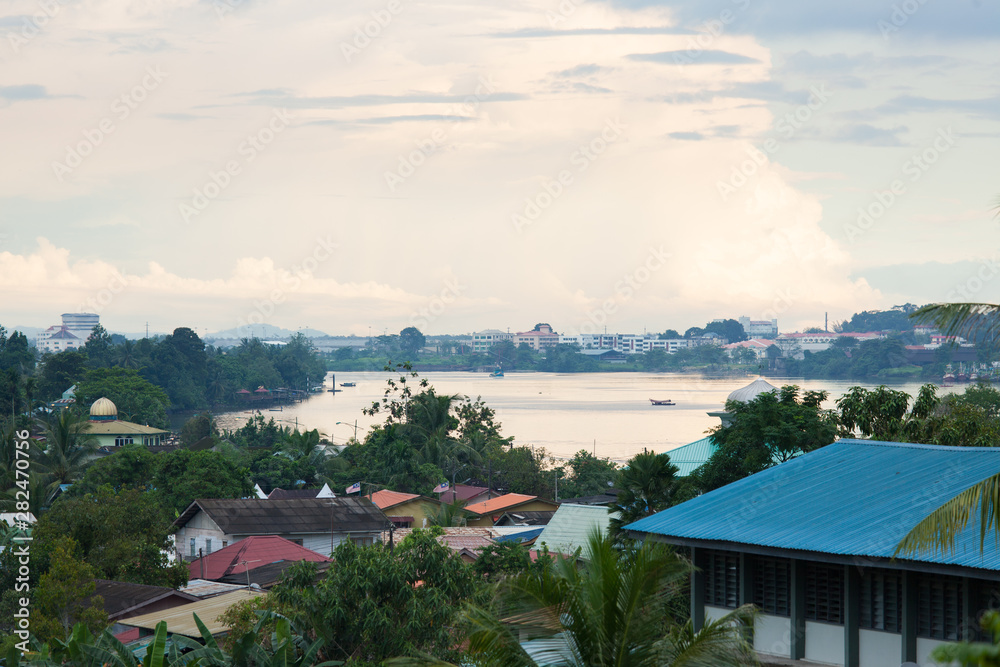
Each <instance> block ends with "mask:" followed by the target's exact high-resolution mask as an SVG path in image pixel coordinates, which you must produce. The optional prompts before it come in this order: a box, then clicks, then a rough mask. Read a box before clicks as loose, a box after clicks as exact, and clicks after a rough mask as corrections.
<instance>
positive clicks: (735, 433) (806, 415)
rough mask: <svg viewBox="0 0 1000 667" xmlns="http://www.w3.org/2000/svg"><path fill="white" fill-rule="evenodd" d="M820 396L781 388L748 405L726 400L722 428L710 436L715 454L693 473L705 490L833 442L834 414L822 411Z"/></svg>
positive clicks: (818, 392)
mask: <svg viewBox="0 0 1000 667" xmlns="http://www.w3.org/2000/svg"><path fill="white" fill-rule="evenodd" d="M826 397H827V393H826V392H825V391H807V392H805V393H804V394H803V395H802V397H801V398H800V397H799V388H798V387H797V386H795V385H786V386H784V387H782V388H781V390H780V391H779V392H767V393H764V394H761V395H759V396H757V397H756V398H754V399H753V400H752V401H749V402H746V403H744V402H740V401H728V402H727V403H726V411H727V412H729V413H730V415H731V417H730V423H729V425H728V426H719V427H717V428H716V429H714V430H713V431H712V437H713V438H714V440H715V442H716V443H717V444H718V446H719V447H718V449H717V450H716V451H715V453H714V454H712V456H711V458H709V460H708V462H706V463H705V464H704V465H703V466H701V467H700V468H699V469H698V470H697V471H696V474H695V478H696V480H697V482H698V484H699V485H700V486H701V487H702V489H703V490H705V491H710V490H712V489H717V488H719V487H721V486H725V485H726V484H730V483H731V482H735V481H736V480H738V479H742V478H743V477H747V476H749V475H753V474H754V473H758V472H760V471H761V470H764V469H766V468H770V467H771V466H773V465H775V464H776V463H779V462H781V461H786V460H788V459H790V458H792V457H795V456H798V455H799V454H803V453H805V452H811V451H813V450H815V449H818V448H819V447H823V446H825V445H828V444H830V443H831V442H833V441H834V439H835V438H836V437H837V428H838V422H837V417H836V415H835V414H834V413H833V412H832V411H829V410H824V409H823V408H822V407H821V404H822V402H823V401H824V400H826Z"/></svg>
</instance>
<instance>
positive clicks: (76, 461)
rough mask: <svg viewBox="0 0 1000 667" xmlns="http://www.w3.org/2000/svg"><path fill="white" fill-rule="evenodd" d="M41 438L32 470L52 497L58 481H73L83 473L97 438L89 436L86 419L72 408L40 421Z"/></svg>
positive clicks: (47, 493)
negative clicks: (41, 441) (42, 437)
mask: <svg viewBox="0 0 1000 667" xmlns="http://www.w3.org/2000/svg"><path fill="white" fill-rule="evenodd" d="M39 426H40V427H41V428H42V432H43V434H44V440H43V443H42V444H41V445H36V446H35V448H34V452H33V456H32V467H33V468H34V471H35V472H37V473H39V474H40V475H41V476H42V479H43V481H44V483H45V484H46V485H47V487H46V492H45V497H46V499H50V498H52V497H53V496H54V495H55V493H56V492H57V491H58V490H59V485H60V484H72V483H73V482H75V481H77V480H78V479H80V478H81V477H83V475H84V473H85V472H86V469H87V466H89V465H90V463H91V462H92V461H93V459H94V456H95V453H96V451H97V441H96V440H94V439H93V438H92V437H91V436H90V435H88V433H87V430H88V428H89V426H90V424H89V422H87V421H86V420H85V419H83V418H82V417H80V415H79V414H78V413H77V412H76V411H74V410H68V409H67V410H60V411H59V412H56V413H53V414H51V415H49V417H48V419H46V420H43V421H40V422H39Z"/></svg>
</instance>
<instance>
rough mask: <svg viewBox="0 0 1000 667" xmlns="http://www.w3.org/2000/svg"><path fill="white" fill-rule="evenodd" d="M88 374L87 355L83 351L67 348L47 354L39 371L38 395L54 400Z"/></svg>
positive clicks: (46, 399)
mask: <svg viewBox="0 0 1000 667" xmlns="http://www.w3.org/2000/svg"><path fill="white" fill-rule="evenodd" d="M86 374H87V355H85V354H84V353H83V352H78V351H76V350H65V351H64V352H60V353H58V354H46V355H45V356H44V357H42V364H41V368H40V369H39V372H38V380H39V381H38V397H39V398H40V399H42V400H44V401H54V400H56V399H58V398H60V397H61V396H62V393H63V392H64V391H66V390H67V389H69V388H70V387H72V386H73V385H74V384H77V383H79V382H80V381H81V380H82V379H83V377H84V376H85V375H86Z"/></svg>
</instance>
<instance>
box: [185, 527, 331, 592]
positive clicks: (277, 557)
mask: <svg viewBox="0 0 1000 667" xmlns="http://www.w3.org/2000/svg"><path fill="white" fill-rule="evenodd" d="M299 561H309V562H311V563H329V562H330V559H329V558H327V557H326V556H323V555H321V554H318V553H316V552H315V551H311V550H309V549H306V548H305V547H302V546H299V545H298V544H295V543H294V542H290V541H288V540H286V539H284V538H282V537H278V536H277V535H251V536H250V537H247V538H246V539H242V540H240V541H238V542H236V543H235V544H230V545H229V546H227V547H226V548H224V549H219V550H218V551H214V552H212V553H210V554H208V555H206V556H203V557H201V558H196V559H195V560H193V561H191V562H190V563H188V564H187V567H188V572H189V573H190V575H191V578H192V579H194V578H196V577H197V578H199V579H210V580H216V581H217V580H222V579H224V578H225V577H226V576H228V575H231V574H234V575H238V574H246V573H247V572H248V571H249V570H255V569H257V568H258V567H263V566H264V565H271V564H272V563H279V562H289V563H296V562H299ZM245 581H246V580H245V578H244V582H245ZM235 583H241V582H239V581H237V582H235Z"/></svg>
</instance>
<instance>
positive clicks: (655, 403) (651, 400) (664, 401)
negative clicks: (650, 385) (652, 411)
mask: <svg viewBox="0 0 1000 667" xmlns="http://www.w3.org/2000/svg"><path fill="white" fill-rule="evenodd" d="M649 402H650V403H652V404H653V405H677V404H676V403H674V402H673V401H671V400H670V399H669V398H668V399H666V400H663V401H658V400H656V399H655V398H651V399H649Z"/></svg>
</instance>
